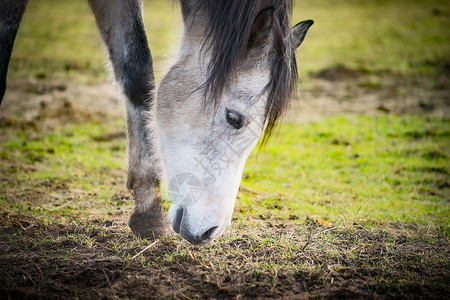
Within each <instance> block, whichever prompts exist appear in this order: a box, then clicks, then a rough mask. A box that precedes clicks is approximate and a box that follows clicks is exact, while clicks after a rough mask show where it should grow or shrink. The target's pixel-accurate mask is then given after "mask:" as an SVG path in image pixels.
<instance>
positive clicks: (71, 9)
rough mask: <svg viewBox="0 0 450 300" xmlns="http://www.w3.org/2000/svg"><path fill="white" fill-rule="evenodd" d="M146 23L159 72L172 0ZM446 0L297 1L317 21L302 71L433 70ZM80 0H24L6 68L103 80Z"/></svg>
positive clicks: (158, 4)
mask: <svg viewBox="0 0 450 300" xmlns="http://www.w3.org/2000/svg"><path fill="white" fill-rule="evenodd" d="M144 8H145V11H144V17H145V26H146V30H147V35H148V39H149V42H150V46H151V49H152V53H153V58H154V61H155V69H156V77H157V79H160V78H161V76H162V71H163V66H164V64H165V61H166V60H167V58H168V57H170V56H172V54H173V53H176V50H177V47H178V46H177V45H178V41H179V39H180V34H181V32H182V21H181V16H180V12H179V10H180V9H179V7H178V4H177V3H176V2H173V1H170V0H155V1H145V5H144ZM449 14H450V10H449V7H448V5H447V2H446V1H442V0H440V1H420V0H414V1H406V0H395V1H389V0H384V1H380V0H379V1H362V0H349V1H340V2H337V1H330V0H317V1H296V3H295V7H294V15H293V21H292V23H296V22H298V21H300V20H304V19H314V20H315V21H316V23H315V24H314V25H313V27H312V28H311V30H310V32H309V33H308V37H307V38H306V40H305V42H304V44H303V45H302V47H301V50H299V60H300V67H301V70H302V71H303V72H311V71H317V70H320V69H323V68H326V67H330V66H334V65H337V64H344V65H346V66H348V67H351V68H358V69H365V70H369V71H380V70H388V71H400V72H428V71H439V70H440V64H441V62H442V61H448V59H449V57H450V43H448V41H449V40H450V31H449V30H448V28H450V18H449V17H448V16H449ZM102 48H103V47H102V46H101V42H100V38H99V36H98V33H97V30H96V27H95V22H94V18H93V16H92V14H91V13H90V10H89V7H88V5H87V3H86V1H58V0H40V1H30V3H29V6H28V8H27V11H26V13H25V16H24V19H23V23H22V25H21V27H20V30H19V34H18V36H17V40H16V44H15V46H14V50H13V54H12V59H11V66H10V73H9V76H10V77H12V78H17V77H38V78H42V77H55V76H56V77H62V78H70V79H73V78H75V79H77V80H79V81H83V82H91V81H93V80H97V79H105V78H106V74H105V72H104V69H105V68H104V64H105V62H106V59H105V54H104V50H103V49H102Z"/></svg>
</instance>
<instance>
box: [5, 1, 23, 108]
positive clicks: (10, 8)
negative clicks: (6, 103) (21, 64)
mask: <svg viewBox="0 0 450 300" xmlns="http://www.w3.org/2000/svg"><path fill="white" fill-rule="evenodd" d="M27 3H28V0H14V1H11V0H0V104H1V103H2V100H3V96H4V95H5V90H6V75H7V73H8V64H9V59H10V58H11V51H12V48H13V45H14V40H15V39H16V34H17V30H18V29H19V25H20V21H21V20H22V16H23V13H24V12H25V7H26V6H27Z"/></svg>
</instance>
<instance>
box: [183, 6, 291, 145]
mask: <svg viewBox="0 0 450 300" xmlns="http://www.w3.org/2000/svg"><path fill="white" fill-rule="evenodd" d="M181 5H182V11H183V16H184V18H185V20H186V15H188V14H192V13H194V14H195V13H196V12H198V11H200V10H202V11H203V12H205V13H206V15H207V19H208V20H207V26H206V29H205V33H204V41H203V48H204V50H205V51H210V53H211V61H210V63H209V67H208V71H209V74H208V78H207V80H206V82H205V83H204V84H203V85H202V86H201V88H204V89H205V98H206V99H209V100H210V101H212V102H213V103H214V105H217V104H218V103H217V101H219V100H218V99H220V98H221V97H220V96H221V95H222V93H223V92H224V90H225V89H226V88H227V85H228V84H229V79H230V77H232V73H233V72H234V71H235V70H236V67H237V66H238V64H239V62H240V59H241V58H243V57H245V54H246V51H247V49H248V47H249V44H250V43H251V40H250V35H251V29H252V24H253V22H254V20H255V19H256V18H257V17H258V15H259V14H260V13H261V12H262V11H264V10H265V9H268V8H270V9H273V20H272V25H271V27H270V31H271V32H272V34H273V40H272V43H273V45H272V50H271V52H270V54H269V58H270V68H271V73H270V81H269V83H268V84H267V86H266V91H268V95H269V98H268V101H267V106H266V110H265V115H264V120H265V122H266V123H267V127H266V131H265V134H264V137H263V140H262V144H264V143H265V142H266V141H267V140H268V138H269V136H270V133H271V132H272V129H273V128H274V126H275V124H276V121H277V120H278V119H279V117H280V116H281V115H282V114H283V112H284V111H285V110H286V108H287V106H288V103H289V99H290V96H291V94H292V92H293V90H294V88H295V86H296V84H297V81H298V74H297V63H296V60H295V53H294V51H295V47H294V45H293V40H292V35H291V29H290V24H289V19H290V18H289V17H290V14H291V12H292V0H226V1H217V0H196V1H186V0H184V1H183V0H181Z"/></svg>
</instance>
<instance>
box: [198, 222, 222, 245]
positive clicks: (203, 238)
mask: <svg viewBox="0 0 450 300" xmlns="http://www.w3.org/2000/svg"><path fill="white" fill-rule="evenodd" d="M217 227H218V226H214V227H211V228H210V229H208V230H206V231H205V233H203V234H202V236H201V237H200V242H203V241H206V240H209V239H210V237H211V235H212V234H213V232H214V230H216V229H217Z"/></svg>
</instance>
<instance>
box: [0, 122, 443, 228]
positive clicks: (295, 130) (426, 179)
mask: <svg viewBox="0 0 450 300" xmlns="http://www.w3.org/2000/svg"><path fill="white" fill-rule="evenodd" d="M124 126H125V125H124V122H123V121H122V120H120V119H117V120H114V121H111V122H109V123H105V124H102V123H85V124H70V125H67V126H62V127H61V128H57V129H56V130H55V131H52V132H49V133H47V134H44V135H40V134H39V133H37V132H36V131H34V130H32V129H31V130H22V129H17V128H14V129H13V128H11V129H10V130H11V132H9V133H8V136H9V138H8V140H7V142H5V143H3V147H2V152H1V157H2V173H3V174H7V173H9V174H10V175H9V176H8V178H7V179H5V180H4V181H2V183H1V184H2V189H3V190H6V191H7V192H6V194H4V195H3V196H2V197H1V201H2V203H3V205H6V206H9V205H16V206H19V207H25V208H27V209H28V210H31V211H33V212H35V213H43V214H44V215H47V214H48V215H49V216H50V215H57V216H65V217H69V219H71V220H76V219H77V218H80V216H86V215H89V214H93V215H95V214H94V211H95V210H96V211H97V212H98V213H100V214H101V215H112V214H114V213H120V214H121V213H123V209H120V211H119V212H117V207H116V205H117V206H118V208H120V207H121V206H123V205H124V203H122V202H120V201H119V204H117V203H114V201H112V200H111V199H113V198H114V197H116V198H117V196H115V195H116V194H125V193H126V192H124V191H123V189H124V181H125V170H124V161H125V135H124V134H123V133H124V132H125V128H124ZM121 133H122V134H121ZM449 134H450V123H449V121H447V120H442V119H438V118H428V119H426V118H421V117H399V116H377V117H375V116H353V117H352V116H335V117H332V118H329V119H327V120H323V121H320V122H315V123H310V124H306V125H298V124H294V123H286V124H284V125H283V126H282V128H281V131H280V133H279V135H277V136H276V137H275V138H274V139H273V140H272V141H271V142H270V143H269V145H267V146H266V148H265V149H264V150H263V151H260V152H258V151H257V149H256V150H255V151H254V152H253V154H252V155H251V156H250V158H249V160H248V162H247V165H246V168H245V171H244V175H243V181H242V187H241V192H240V194H239V197H238V201H237V205H236V211H237V214H236V217H237V218H240V219H241V218H244V219H262V220H278V221H289V220H294V221H295V220H304V219H305V218H306V216H308V217H310V218H319V217H320V218H321V219H323V220H325V221H330V222H332V223H333V224H341V225H343V224H352V223H354V222H357V223H360V224H361V223H379V222H385V223H392V222H393V223H395V222H415V223H418V224H420V225H424V226H432V227H433V228H441V229H442V230H443V232H444V234H446V235H448V233H449V229H450V228H448V216H449V207H448V196H449V195H450V193H449V187H448V183H447V177H448V173H449V172H450V170H449V168H448V166H449V155H450V153H449V150H450V149H449V145H448V138H449ZM109 136H113V137H117V138H113V139H108V137H109ZM30 169H31V170H33V171H32V172H30ZM11 170H12V171H11ZM11 180H15V182H16V185H12V184H11V183H12V182H11ZM49 181H51V182H52V183H48V185H49V187H50V189H52V188H55V186H54V183H55V182H63V183H64V185H63V186H62V190H63V191H60V192H56V193H53V194H51V195H52V196H51V197H52V198H53V199H50V203H51V205H49V204H50V203H49V199H46V198H44V199H41V201H36V199H34V196H33V195H31V199H30V200H31V203H21V201H17V198H20V195H21V194H22V193H23V192H24V191H26V190H27V188H28V187H29V185H30V183H31V185H32V186H34V185H36V187H37V188H38V189H39V185H41V184H42V183H43V182H49ZM111 187H112V188H111ZM67 189H68V190H69V192H67V191H65V190H67ZM70 190H73V191H75V193H73V192H72V193H71V192H70ZM66 193H67V194H69V195H71V196H70V197H75V198H74V199H67V197H68V195H67V194H66ZM73 194H75V196H74V195H73ZM77 194H78V195H77ZM94 199H95V203H93V202H92V201H93V200H94ZM67 200H69V204H67ZM70 200H72V201H73V200H76V201H75V202H74V203H70V202H72V201H70ZM125 200H126V201H125V203H126V206H127V207H125V208H124V209H125V211H127V210H128V211H129V210H130V209H131V205H132V203H131V201H130V199H129V198H127V199H125ZM33 203H34V204H33ZM82 203H84V204H82ZM87 203H90V205H89V206H88V205H87ZM54 204H57V205H59V206H61V205H64V206H63V208H58V206H57V207H56V210H55V207H54ZM33 205H37V206H36V207H34V206H33ZM75 207H76V208H75ZM102 210H103V211H102ZM89 211H90V213H89Z"/></svg>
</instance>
